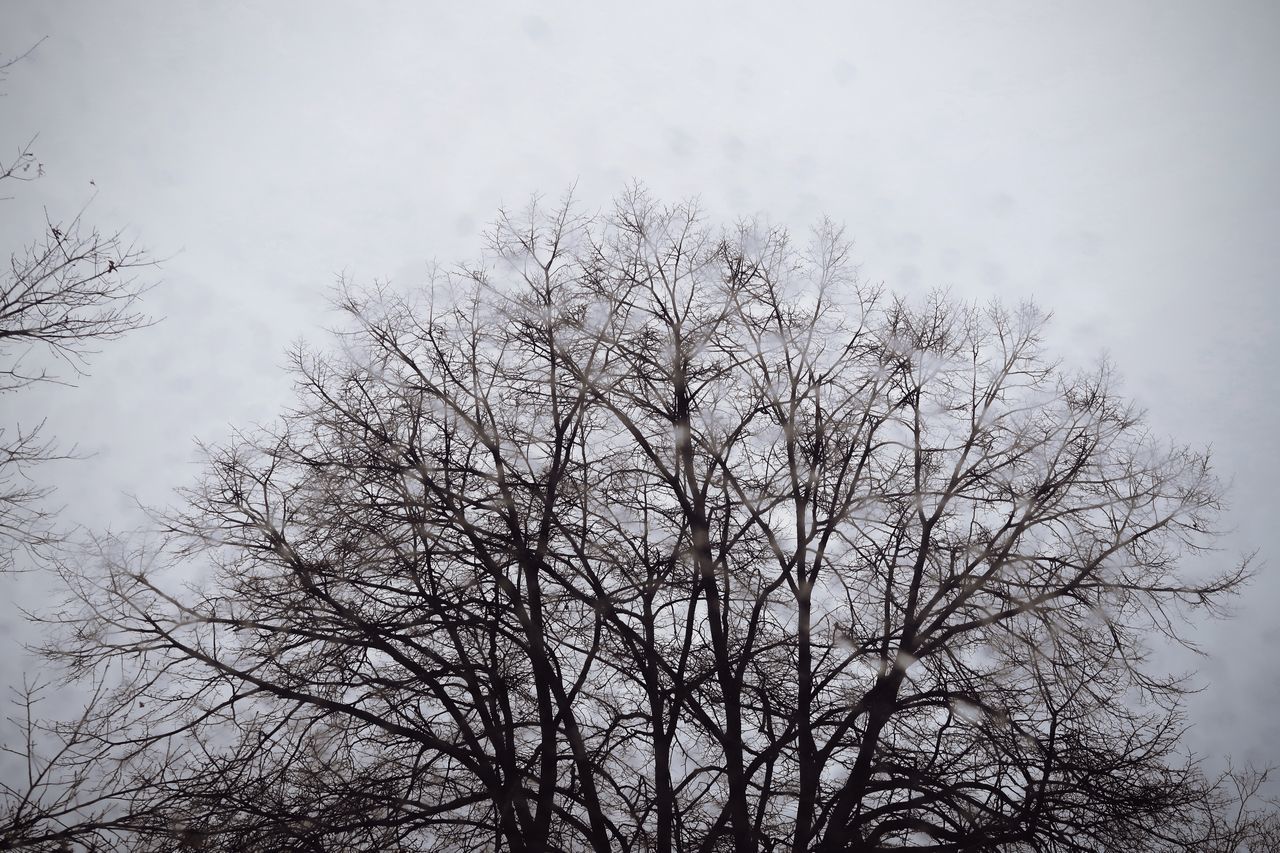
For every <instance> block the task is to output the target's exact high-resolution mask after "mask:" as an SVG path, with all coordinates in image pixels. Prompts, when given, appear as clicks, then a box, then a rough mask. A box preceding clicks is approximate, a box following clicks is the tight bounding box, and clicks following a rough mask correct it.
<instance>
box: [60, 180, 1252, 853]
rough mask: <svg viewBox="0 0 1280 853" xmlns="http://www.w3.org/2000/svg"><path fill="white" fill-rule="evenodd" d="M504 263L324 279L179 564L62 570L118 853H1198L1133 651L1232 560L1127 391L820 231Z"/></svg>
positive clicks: (673, 232) (217, 450)
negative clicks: (414, 278) (330, 333)
mask: <svg viewBox="0 0 1280 853" xmlns="http://www.w3.org/2000/svg"><path fill="white" fill-rule="evenodd" d="M490 236H491V249H492V253H491V255H490V261H489V263H488V265H487V266H483V267H477V268H474V269H469V270H465V271H463V272H460V273H458V274H454V275H449V276H443V277H440V278H439V279H437V280H436V281H435V282H434V286H433V288H432V289H430V290H427V291H423V292H419V293H415V294H410V295H405V294H400V293H397V292H395V291H393V290H392V289H391V288H389V287H386V286H382V287H374V288H372V289H368V290H363V291H361V290H357V289H355V288H350V287H348V288H344V289H343V291H342V293H341V296H340V304H341V306H342V307H343V309H345V311H346V313H347V314H348V315H349V317H350V318H351V320H352V325H351V327H350V328H349V329H348V330H347V331H345V332H343V333H342V334H341V335H340V337H339V340H338V343H339V345H338V346H337V347H336V348H335V350H334V351H333V352H332V353H330V354H324V353H315V352H312V351H309V350H306V349H301V348H300V349H299V350H297V351H296V352H295V353H294V356H293V369H294V372H295V374H296V377H297V380H298V397H297V402H296V404H295V405H294V406H293V407H292V408H291V409H290V410H289V411H288V412H287V413H286V414H285V415H284V416H283V417H282V418H281V419H280V421H279V422H278V424H277V425H276V426H275V427H272V428H265V429H262V430H259V431H255V432H252V433H246V434H243V435H241V436H239V437H238V438H237V439H236V440H234V441H231V442H228V443H227V444H225V445H223V446H218V447H212V448H209V449H208V469H207V471H208V473H207V476H206V478H205V479H204V480H203V482H201V483H200V484H199V485H198V486H196V487H194V488H192V489H190V490H189V491H188V492H187V493H186V494H185V497H186V503H185V505H186V508H185V509H184V510H181V511H178V512H175V513H171V514H168V515H166V516H165V517H164V520H163V521H164V528H165V538H164V539H163V541H162V542H159V543H147V544H143V545H138V546H137V547H136V548H132V549H131V548H130V547H128V546H126V545H124V544H123V543H119V542H114V543H113V542H104V543H102V548H101V550H100V553H99V557H100V559H98V560H97V565H98V567H99V568H98V569H97V570H92V571H91V570H89V569H86V568H85V566H86V565H87V563H86V561H84V560H80V561H77V562H75V563H74V564H71V563H68V564H66V565H65V566H64V574H65V576H66V578H67V580H68V582H69V583H70V584H71V585H72V588H73V589H74V590H75V595H74V598H73V600H72V603H71V605H70V606H69V607H68V608H67V609H66V610H65V612H64V614H63V617H62V618H63V620H64V621H65V623H66V624H67V625H68V627H69V628H70V629H71V633H70V635H69V638H68V639H66V640H65V641H64V642H63V643H62V644H61V645H60V646H59V647H58V648H56V649H53V650H52V651H53V652H54V653H55V654H57V655H59V656H61V658H62V659H63V660H64V661H65V662H66V663H67V665H68V666H69V667H70V669H71V672H72V674H73V675H77V674H78V675H82V676H84V677H93V676H96V677H97V678H99V679H101V678H104V677H106V674H107V673H125V674H126V677H125V678H124V680H123V681H122V682H120V683H119V684H118V686H114V687H113V690H112V691H111V692H110V693H109V694H106V697H107V698H104V700H103V702H102V703H101V705H100V708H99V709H98V710H97V711H95V713H94V716H93V719H92V722H91V724H87V725H85V726H84V727H82V729H83V731H85V732H92V737H93V738H97V741H96V743H97V744H99V747H100V750H101V756H103V757H107V756H109V757H110V758H111V759H112V761H111V763H110V767H111V773H112V774H113V776H112V778H113V779H115V780H117V781H116V784H117V787H118V788H119V789H120V790H121V791H124V793H121V794H120V796H119V797H118V798H117V803H116V806H115V807H116V808H117V810H118V813H119V814H128V815H132V816H133V817H132V819H131V822H130V823H129V825H128V827H127V831H128V832H129V833H130V836H129V837H130V844H131V846H132V847H133V849H139V850H147V849H155V850H172V849H174V848H175V846H177V847H179V848H181V849H203V850H246V849H261V850H265V849H278V850H315V851H319V850H347V849H370V850H372V849H377V850H441V851H443V850H476V851H480V850H504V851H507V850H509V851H543V850H565V851H568V850H597V851H603V850H618V851H634V853H639V851H688V852H689V853H694V851H697V853H710V851H721V850H733V851H779V853H780V851H796V853H799V851H854V850H859V851H864V850H890V849H892V850H916V851H938V853H941V851H979V850H1036V851H1077V850H1078V851H1100V850H1115V849H1123V848H1132V849H1135V850H1143V849H1152V850H1155V849H1196V848H1194V846H1192V845H1194V844H1195V843H1196V842H1195V840H1194V839H1192V835H1194V830H1195V827H1196V826H1201V827H1203V826H1205V825H1206V824H1204V822H1203V821H1201V823H1199V824H1197V823H1196V821H1197V820H1198V818H1197V816H1198V815H1202V811H1201V810H1202V809H1203V808H1204V807H1206V803H1208V802H1209V799H1207V798H1208V797H1209V794H1208V793H1207V792H1208V791H1209V790H1210V786H1209V785H1208V783H1207V782H1206V781H1205V780H1204V778H1203V776H1202V775H1201V774H1200V772H1199V770H1198V768H1197V767H1196V765H1195V764H1194V763H1193V762H1191V761H1190V760H1188V759H1187V758H1186V757H1185V756H1184V754H1183V752H1182V750H1181V748H1180V745H1179V735H1180V732H1181V729H1182V718H1181V716H1180V712H1179V706H1178V700H1179V696H1180V694H1181V693H1182V692H1183V689H1184V683H1183V682H1182V681H1180V680H1178V679H1174V678H1166V677H1163V676H1162V675H1161V674H1160V673H1159V672H1158V671H1157V670H1156V669H1155V668H1153V667H1152V666H1151V665H1150V664H1149V662H1148V660H1147V650H1148V645H1149V643H1150V642H1151V640H1152V638H1158V637H1166V638H1170V639H1172V640H1176V641H1179V642H1187V637H1188V631H1187V625H1188V624H1189V623H1188V622H1187V619H1188V617H1189V616H1190V615H1191V614H1193V613H1196V612H1208V613H1210V614H1212V613H1215V612H1217V608H1218V607H1219V605H1220V603H1221V602H1222V600H1223V598H1224V596H1227V595H1228V594H1230V593H1232V592H1233V591H1235V590H1236V589H1238V587H1239V585H1240V584H1241V583H1242V581H1243V580H1244V578H1245V576H1246V568H1245V566H1243V565H1238V566H1235V567H1233V568H1230V569H1228V570H1226V571H1224V572H1221V573H1218V574H1214V575H1212V576H1208V575H1205V574H1204V573H1203V571H1201V570H1200V569H1199V568H1198V563H1200V562H1203V561H1190V562H1192V563H1195V564H1197V565H1189V566H1188V565H1184V563H1187V562H1188V561H1187V560H1185V559H1184V558H1186V557H1187V556H1188V555H1194V554H1197V553H1200V552H1201V551H1202V550H1203V549H1205V548H1206V547H1207V546H1208V545H1209V544H1210V543H1211V542H1212V536H1213V524H1214V518H1215V516H1216V514H1217V512H1218V511H1219V504H1220V487H1219V484H1218V482H1217V480H1216V479H1215V478H1214V476H1213V474H1212V472H1211V470H1210V466H1209V461H1208V459H1207V458H1206V456H1205V455H1203V454H1201V453H1197V452H1195V451H1193V450H1191V449H1188V448H1185V447H1179V446H1170V445H1168V444H1166V443H1163V442H1161V441H1159V440H1157V439H1156V438H1155V437H1153V436H1152V434H1151V433H1150V431H1149V430H1148V429H1147V428H1146V427H1145V426H1144V424H1143V420H1142V417H1141V414H1140V413H1139V412H1137V411H1136V410H1135V409H1134V408H1133V407H1132V406H1131V405H1130V404H1128V403H1127V402H1125V401H1124V400H1123V399H1122V398H1120V397H1119V396H1117V394H1116V393H1115V392H1114V390H1113V389H1112V382H1113V379H1112V371H1111V370H1110V368H1108V367H1107V366H1105V365H1103V366H1100V367H1097V368H1096V369H1093V370H1090V371H1083V372H1082V371H1075V370H1071V369H1067V368H1065V367H1063V366H1061V365H1060V364H1059V363H1058V362H1056V361H1054V360H1053V359H1051V358H1050V357H1048V356H1047V355H1046V354H1045V352H1044V351H1043V348H1042V343H1041V337H1042V331H1043V329H1044V325H1045V322H1046V319H1045V316H1044V315H1043V314H1042V313H1040V312H1039V311H1037V310H1036V309H1035V308H1033V307H1029V306H1022V307H1018V308H1014V309H1009V308H1003V307H1000V306H997V305H991V306H975V305H970V304H967V303H963V302H960V301H957V300H953V299H949V298H947V297H945V296H941V295H936V296H933V297H930V298H928V299H924V300H916V301H912V300H908V299H905V298H901V297H894V296H890V295H887V294H885V293H884V292H882V291H881V290H880V289H879V288H875V287H868V286H866V285H863V284H861V283H859V281H858V280H857V278H856V276H855V275H854V271H853V268H852V266H851V265H850V263H849V260H848V252H849V247H848V245H847V243H846V242H845V241H844V240H843V239H842V237H841V235H840V233H839V231H838V230H837V229H835V228H833V227H831V226H830V225H822V226H821V227H819V228H818V229H817V230H816V231H815V232H814V235H813V239H812V240H811V242H810V243H809V244H808V245H806V246H803V247H800V246H797V245H795V244H794V243H793V242H792V240H791V239H790V238H789V236H788V235H787V234H786V233H785V232H784V231H781V230H778V229H769V228H765V227H762V226H760V225H757V224H751V223H748V224H743V225H740V226H738V227H737V228H735V229H731V230H728V231H717V230H714V229H712V228H710V227H709V226H707V225H706V224H705V223H704V222H703V221H702V220H701V218H700V216H699V214H698V212H697V211H696V210H695V209H693V208H692V207H690V206H687V205H677V206H673V207H663V206H660V205H658V204H656V203H655V202H653V201H652V200H650V199H649V198H648V197H647V196H646V195H645V194H643V193H642V192H638V191H637V192H632V193H629V194H627V195H625V196H624V197H622V198H621V199H620V200H619V201H618V202H617V204H616V207H615V209H614V210H613V211H612V212H611V213H610V214H608V215H605V216H597V217H579V216H577V215H576V214H575V213H574V209H573V207H572V205H571V204H568V203H566V204H565V205H564V206H563V207H561V208H559V209H556V210H553V211H550V212H545V211H543V210H542V209H540V208H539V207H538V206H537V205H533V206H531V207H530V208H529V210H528V211H526V212H525V213H524V214H522V215H520V216H514V215H506V214H504V215H502V216H501V217H500V219H499V222H498V224H497V226H496V227H495V229H494V231H493V233H492V234H491V235H490ZM120 780H126V781H127V782H128V783H127V784H126V783H125V782H122V781H120ZM130 780H131V781H130ZM1213 790H1220V789H1213ZM1218 805H1220V804H1218ZM1215 808H1216V806H1215ZM1214 813H1215V814H1216V813H1217V812H1214ZM1174 826H1177V827H1185V828H1186V833H1187V834H1184V836H1181V838H1182V840H1181V841H1179V840H1178V839H1177V838H1176V837H1175V834H1174V833H1173V832H1172V831H1171V830H1170V827H1174ZM1188 839H1192V840H1188ZM1180 844H1185V845H1186V846H1181V847H1179V846H1177V845H1180Z"/></svg>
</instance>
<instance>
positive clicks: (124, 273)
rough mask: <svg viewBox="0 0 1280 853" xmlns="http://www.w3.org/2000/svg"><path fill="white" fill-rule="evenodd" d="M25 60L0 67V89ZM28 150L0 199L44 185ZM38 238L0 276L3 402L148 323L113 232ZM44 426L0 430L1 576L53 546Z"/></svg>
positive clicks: (132, 250)
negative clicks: (36, 474) (22, 552)
mask: <svg viewBox="0 0 1280 853" xmlns="http://www.w3.org/2000/svg"><path fill="white" fill-rule="evenodd" d="M34 49H35V48H34V47H33V48H32V50H34ZM30 52H31V51H30V50H28V51H27V53H24V54H23V55H22V56H19V57H16V58H15V59H11V60H9V61H7V62H4V63H3V64H0V83H2V82H3V80H4V75H5V74H6V73H7V71H8V69H10V68H11V67H12V66H13V65H14V64H15V63H17V62H18V61H20V60H21V59H23V58H24V57H25V56H27V54H29V53H30ZM34 144H35V139H34V138H32V139H31V140H30V141H29V142H27V143H26V144H25V145H20V146H19V147H18V149H17V151H16V153H15V154H13V155H12V157H0V195H2V194H3V191H4V190H5V189H7V186H8V185H16V184H21V183H25V182H29V181H34V180H36V179H38V178H40V177H43V175H44V171H45V168H44V164H43V163H41V162H40V160H39V158H38V157H37V156H36V153H35V151H34V149H33V146H34ZM43 230H44V234H43V236H42V237H41V238H39V239H38V240H37V241H36V242H34V243H32V244H29V245H28V246H25V247H23V248H21V249H12V250H10V254H9V263H8V268H7V269H6V270H4V271H3V272H0V397H8V396H10V395H12V394H14V393H15V392H18V391H21V390H22V389H24V388H27V387H29V386H30V385H32V384H35V383H39V382H66V381H68V377H69V376H70V377H75V376H80V375H83V373H84V370H85V367H86V363H87V362H86V358H87V356H89V355H91V354H92V352H93V347H94V346H95V345H96V344H97V343H99V342H101V341H107V340H113V339H115V338H118V337H120V336H121V335H123V334H124V333H125V332H128V331H131V330H133V329H137V328H139V327H141V326H145V325H147V324H148V323H149V320H148V319H147V318H146V317H145V316H144V315H143V314H141V313H139V312H138V310H137V301H138V298H139V296H140V295H141V294H142V291H143V289H144V288H143V287H142V286H141V285H140V283H139V282H138V280H137V279H136V278H135V277H134V276H135V273H136V271H137V269H138V267H140V266H143V265H145V264H147V263H149V262H148V260H147V258H146V256H145V255H144V253H143V252H142V251H141V250H139V249H138V248H137V247H136V246H133V245H131V244H129V243H127V242H126V241H125V240H124V239H123V238H122V236H121V235H120V234H119V233H115V234H103V233H101V232H99V231H97V230H96V229H93V228H91V227H88V226H86V225H85V224H84V223H83V222H82V219H81V214H77V215H76V216H74V217H72V218H71V219H70V220H65V221H64V220H56V219H53V218H50V217H49V216H48V214H47V213H46V218H45V222H44V223H43ZM44 426H45V421H44V419H43V418H41V417H39V416H37V417H35V418H32V419H29V420H28V421H27V422H26V423H25V424H23V423H16V424H6V425H3V426H0V571H4V570H7V569H11V568H13V565H14V564H13V556H14V551H15V549H17V548H19V547H22V546H37V545H45V544H49V543H51V542H53V541H56V539H57V538H58V534H57V533H56V531H55V529H54V523H53V522H54V519H53V517H52V515H51V514H50V511H49V510H48V509H47V508H46V507H45V506H44V499H45V498H46V497H47V496H48V494H49V491H50V490H49V488H48V487H47V486H44V485H42V484H40V483H39V482H38V481H36V480H33V479H32V478H31V476H30V470H31V468H32V467H33V466H36V465H39V464H40V463H42V462H47V461H49V460H51V459H56V458H67V456H68V454H67V452H61V451H59V450H57V448H56V445H55V442H54V441H53V439H51V438H49V437H48V436H46V435H45V431H44Z"/></svg>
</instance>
